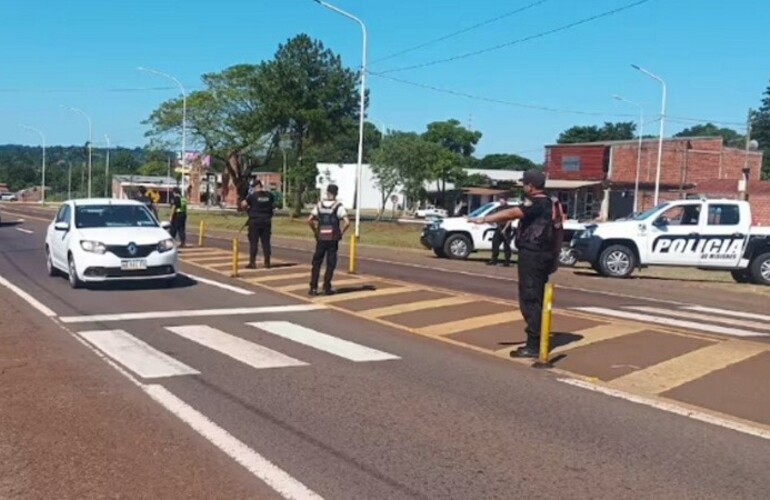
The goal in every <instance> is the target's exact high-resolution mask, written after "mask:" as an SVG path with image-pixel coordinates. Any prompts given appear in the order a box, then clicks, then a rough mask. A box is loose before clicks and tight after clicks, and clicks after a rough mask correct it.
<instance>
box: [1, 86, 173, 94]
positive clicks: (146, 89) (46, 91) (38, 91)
mask: <svg viewBox="0 0 770 500" xmlns="http://www.w3.org/2000/svg"><path fill="white" fill-rule="evenodd" d="M161 90H162V91H165V90H178V87H135V88H106V89H85V88H81V89H74V88H71V89H32V88H0V93H15V94H16V93H18V94H21V93H33V94H56V93H77V92H150V91H153V92H154V91H161Z"/></svg>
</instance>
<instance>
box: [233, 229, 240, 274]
mask: <svg viewBox="0 0 770 500" xmlns="http://www.w3.org/2000/svg"><path fill="white" fill-rule="evenodd" d="M238 253H239V250H238V238H233V272H232V277H233V278H237V277H238Z"/></svg>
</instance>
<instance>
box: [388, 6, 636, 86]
mask: <svg viewBox="0 0 770 500" xmlns="http://www.w3.org/2000/svg"><path fill="white" fill-rule="evenodd" d="M649 1H650V0H638V1H636V2H633V3H630V4H626V5H623V6H621V7H618V8H617V9H613V10H608V11H605V12H602V13H600V14H596V15H593V16H591V17H586V18H584V19H580V20H579V21H575V22H572V23H569V24H565V25H563V26H559V27H558V28H554V29H551V30H548V31H543V32H540V33H536V34H534V35H529V36H526V37H524V38H519V39H518V40H513V41H511V42H506V43H501V44H500V45H495V46H493V47H487V48H485V49H479V50H474V51H473V52H466V53H465V54H460V55H457V56H454V57H448V58H445V59H436V60H434V61H428V62H425V63H422V64H415V65H413V66H404V67H401V68H395V69H390V70H386V71H383V73H395V72H399V71H408V70H412V69H418V68H426V67H429V66H435V65H436V64H443V63H448V62H452V61H459V60H460V59H466V58H468V57H473V56H478V55H481V54H485V53H487V52H492V51H495V50H500V49H503V48H506V47H511V46H513V45H518V44H520V43H524V42H528V41H530V40H535V39H538V38H543V37H546V36H549V35H553V34H555V33H559V32H562V31H566V30H569V29H572V28H574V27H576V26H580V25H582V24H586V23H590V22H592V21H596V20H597V19H601V18H604V17H609V16H612V15H614V14H618V13H620V12H623V11H625V10H629V9H632V8H634V7H637V6H639V5H642V4H645V3H647V2H649Z"/></svg>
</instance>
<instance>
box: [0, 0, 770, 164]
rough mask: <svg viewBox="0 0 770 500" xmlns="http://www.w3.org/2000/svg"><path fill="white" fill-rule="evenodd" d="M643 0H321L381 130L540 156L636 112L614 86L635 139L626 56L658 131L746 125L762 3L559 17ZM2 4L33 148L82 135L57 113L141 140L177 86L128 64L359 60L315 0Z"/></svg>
mask: <svg viewBox="0 0 770 500" xmlns="http://www.w3.org/2000/svg"><path fill="white" fill-rule="evenodd" d="M638 1H639V0H540V1H538V0H476V1H473V2H468V1H465V2H461V1H458V0H450V1H443V2H438V1H436V0H389V1H384V0H383V1H380V0H333V3H334V4H335V5H336V6H337V7H339V8H342V9H345V10H347V11H349V12H350V13H352V14H355V15H356V16H358V17H359V18H361V19H362V20H363V21H364V23H365V24H366V27H367V30H368V33H369V50H368V59H369V64H368V69H369V71H370V73H371V74H370V75H369V76H368V81H367V87H368V88H369V89H370V106H369V110H368V117H369V119H370V121H372V122H373V123H374V124H375V125H377V126H378V127H380V128H388V129H396V130H414V131H423V130H424V129H425V126H426V125H427V124H428V123H429V122H431V121H438V120H446V119H450V118H455V119H458V120H460V121H461V122H462V123H463V124H464V125H465V126H468V127H470V128H472V129H474V130H478V131H480V132H482V134H483V137H482V139H481V141H480V142H479V144H478V147H477V153H476V155H477V156H483V155H485V154H490V153H517V154H521V155H523V156H526V157H529V158H531V159H533V160H535V161H542V159H543V146H544V145H545V144H549V143H552V142H554V141H555V139H556V137H557V136H558V134H559V132H561V131H562V130H564V129H566V128H569V127H570V126H573V125H592V124H601V123H603V122H604V121H619V120H627V121H630V120H634V121H638V115H639V111H638V108H636V107H634V106H632V105H630V104H627V103H624V102H619V101H616V100H613V99H612V96H613V95H615V94H617V95H621V96H623V97H624V98H626V99H628V100H631V101H635V102H637V103H639V104H640V105H641V106H642V108H643V109H644V112H645V115H648V117H647V121H648V124H647V127H646V128H645V133H650V134H657V133H658V127H659V123H658V122H655V121H654V120H657V118H658V116H659V114H660V105H661V85H660V84H659V83H658V82H657V81H655V80H653V79H651V78H650V77H648V76H645V75H644V74H642V73H640V72H639V71H637V70H634V69H633V68H632V67H631V64H637V65H639V66H642V67H644V68H646V69H648V70H649V71H652V72H654V73H655V74H657V75H658V76H660V77H661V78H663V79H664V80H665V82H666V84H667V88H668V104H667V111H666V115H667V116H668V119H667V121H666V130H665V133H666V135H671V134H672V133H676V132H678V131H680V130H681V129H683V128H685V127H687V126H690V125H694V124H696V123H698V121H697V120H703V121H708V120H710V121H719V122H724V123H723V125H724V126H730V127H733V128H735V129H738V130H742V129H744V128H745V125H743V124H744V123H745V121H746V113H747V111H748V109H749V108H750V107H754V108H756V107H757V106H758V105H759V103H760V100H761V97H762V93H763V92H764V90H765V89H766V88H767V86H768V83H770V29H768V25H767V21H768V20H770V2H765V1H759V0H733V1H730V2H726V1H723V0H648V1H646V2H643V3H641V4H640V5H637V6H634V7H631V8H629V9H627V10H623V11H620V12H617V13H615V14H612V15H608V16H606V17H600V18H598V19H595V20H593V21H588V22H585V23H583V24H579V25H576V26H572V27H569V25H572V24H574V23H577V22H578V21H581V20H583V19H587V18H590V17H592V16H596V15H599V14H602V13H604V12H608V11H612V10H615V9H619V8H622V7H624V6H627V5H629V4H633V3H636V2H638ZM3 3H4V5H3V7H2V12H3V14H2V18H3V28H2V30H0V47H3V49H4V50H3V52H4V53H3V57H2V70H0V117H2V119H0V144H27V145H37V144H39V143H40V138H39V136H38V135H36V134H34V133H33V132H30V131H28V130H25V129H23V128H21V127H20V126H19V125H20V124H27V125H31V126H33V127H36V128H38V129H40V130H42V131H43V132H44V134H45V135H46V140H47V143H48V144H49V145H52V144H55V145H58V144H64V145H70V144H84V143H85V141H86V140H87V139H88V123H87V121H86V119H85V118H84V117H83V116H81V115H79V114H76V113H74V112H72V111H69V110H67V109H63V108H62V106H67V107H76V108H79V109H81V110H83V111H84V112H86V113H87V114H89V115H90V117H91V119H92V123H93V141H94V144H95V145H103V144H104V143H105V135H107V136H109V138H110V140H111V143H112V144H113V145H116V144H117V145H120V146H124V147H134V146H141V145H144V144H145V142H146V139H145V138H144V133H145V130H146V127H145V126H144V125H142V124H141V122H142V120H144V119H146V118H147V116H148V115H149V114H150V113H151V112H152V110H153V109H154V108H155V107H157V106H158V105H159V104H160V103H161V102H162V101H164V100H166V99H170V98H173V97H176V96H178V95H179V90H177V89H176V88H175V87H174V84H173V83H171V82H169V81H167V80H165V79H163V78H161V77H158V76H154V75H151V74H147V73H143V72H140V71H138V70H137V69H136V68H137V66H145V67H150V68H155V69H158V70H161V71H163V72H166V73H170V74H172V75H174V76H176V77H177V78H178V79H179V80H180V81H181V82H182V83H183V84H184V85H185V87H187V88H188V90H193V89H197V88H200V87H201V83H200V75H202V74H204V73H207V72H216V71H219V70H222V69H224V68H226V67H228V66H231V65H233V64H239V63H257V62H259V61H262V60H266V59H270V58H271V57H272V56H273V54H274V53H275V50H276V49H277V47H278V44H280V43H282V42H285V41H286V40H288V39H289V38H291V37H292V36H294V35H296V34H299V33H307V34H309V35H310V36H312V37H314V38H317V39H320V40H321V41H323V43H324V44H325V45H326V46H327V47H328V48H330V49H332V50H334V51H335V52H337V53H338V54H340V55H341V56H342V59H343V63H344V64H345V65H347V66H350V67H358V66H359V65H360V64H361V31H360V28H359V27H358V25H357V24H355V23H354V22H353V21H351V20H349V19H346V18H345V17H343V16H341V15H339V14H336V13H334V12H332V11H330V10H327V9H325V8H323V7H322V6H321V5H319V4H317V3H315V2H314V1H312V0H271V1H267V0H218V1H217V2H212V1H206V0H186V1H185V2H181V1H174V0H132V1H120V2H104V1H99V2H97V1H94V0H68V1H67V2H63V1H61V0H24V1H10V0H6V1H4V2H3ZM516 10H520V12H518V13H514V11H516ZM494 18H498V19H497V20H496V21H494V22H490V23H488V24H485V25H483V26H481V27H479V28H476V29H471V30H468V31H465V32H464V33H461V34H459V35H457V36H452V37H449V38H447V39H445V40H442V41H440V42H437V43H433V44H429V45H427V46H424V47H421V48H419V49H418V50H414V51H410V52H406V53H401V54H398V55H396V56H395V57H389V58H388V56H391V55H393V54H397V53H399V52H402V51H404V50H406V49H410V48H413V47H416V46H420V45H423V44H425V43H427V42H430V41H433V40H435V39H437V38H441V37H445V36H446V35H450V34H453V33H456V32H458V31H461V30H465V29H467V28H471V27H473V26H475V25H478V24H480V23H484V22H485V21H489V20H491V19H494ZM562 27H564V29H561V30H557V29H558V28H562ZM554 30H557V31H556V32H554V33H550V34H549V33H548V32H551V31H554ZM508 43H510V44H509V45H508V46H506V47H503V48H500V49H497V50H491V51H487V52H484V53H481V54H477V55H474V56H471V57H464V58H461V59H456V60H452V61H449V62H442V63H439V64H433V65H429V66H423V67H419V68H412V69H409V67H412V66H416V65H421V64H423V63H428V62H432V61H436V60H442V59H448V58H452V57H454V56H458V55H463V54H468V53H471V52H475V51H479V50H481V49H486V48H489V47H495V46H499V45H503V44H508ZM383 58H387V59H384V60H383ZM393 70H396V71H393ZM396 79H397V80H400V81H396ZM405 82H409V83H405ZM126 89H133V90H126ZM137 89H138V90H137ZM450 92H451V93H450ZM522 105H523V106H522ZM540 108H547V109H540ZM683 118H686V119H695V120H696V121H692V122H690V121H686V120H683ZM650 122H652V123H650Z"/></svg>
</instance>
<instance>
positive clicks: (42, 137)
mask: <svg viewBox="0 0 770 500" xmlns="http://www.w3.org/2000/svg"><path fill="white" fill-rule="evenodd" d="M20 126H21V128H23V129H26V130H31V131H32V132H36V133H37V134H38V135H40V141H41V142H42V144H43V178H42V182H41V185H40V203H41V204H45V135H44V134H43V132H41V131H40V130H38V129H36V128H35V127H30V126H29V125H20Z"/></svg>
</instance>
